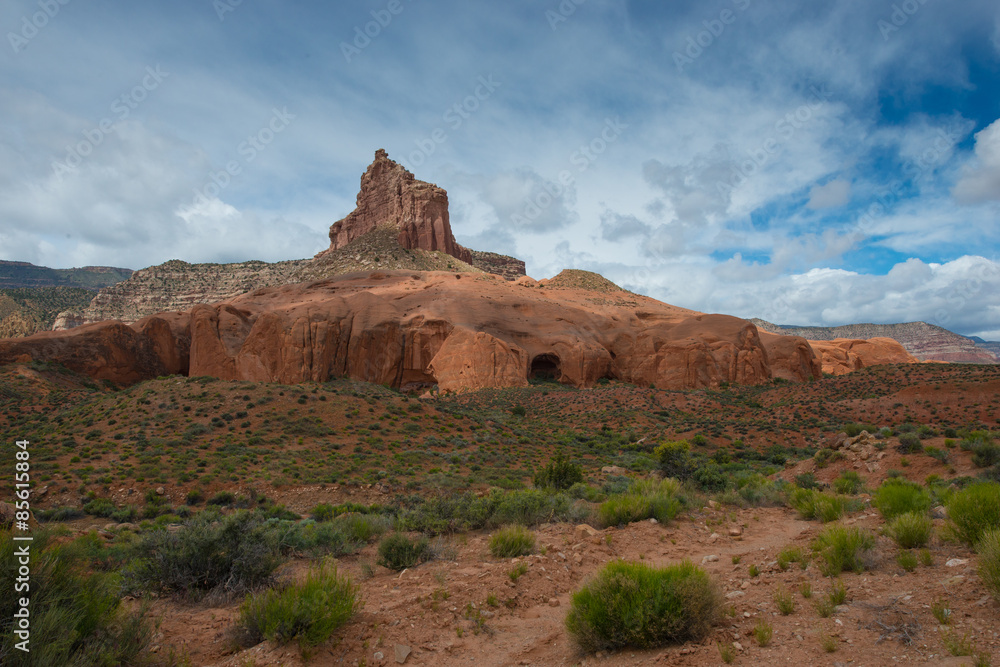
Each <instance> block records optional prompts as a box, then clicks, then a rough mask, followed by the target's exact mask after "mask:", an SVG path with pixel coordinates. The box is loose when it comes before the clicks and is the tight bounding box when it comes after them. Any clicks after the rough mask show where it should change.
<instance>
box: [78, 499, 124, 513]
mask: <svg viewBox="0 0 1000 667" xmlns="http://www.w3.org/2000/svg"><path fill="white" fill-rule="evenodd" d="M117 509H118V508H117V507H115V504H114V503H113V502H111V501H110V500H108V499H107V498H94V499H93V500H91V501H90V502H89V503H87V504H86V505H84V506H83V511H84V512H86V513H87V514H90V515H91V516H103V517H109V516H111V515H112V514H114V513H115V511H116V510H117Z"/></svg>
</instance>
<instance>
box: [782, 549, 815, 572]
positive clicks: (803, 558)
mask: <svg viewBox="0 0 1000 667" xmlns="http://www.w3.org/2000/svg"><path fill="white" fill-rule="evenodd" d="M789 563H798V564H799V566H800V567H801V568H802V569H803V570H804V569H806V567H808V565H809V557H808V556H807V555H806V553H805V552H804V551H803V550H802V547H797V546H788V547H785V548H784V549H782V550H781V552H780V553H779V554H778V567H779V568H780V569H781V571H782V572H784V571H785V570H787V569H788V565H789Z"/></svg>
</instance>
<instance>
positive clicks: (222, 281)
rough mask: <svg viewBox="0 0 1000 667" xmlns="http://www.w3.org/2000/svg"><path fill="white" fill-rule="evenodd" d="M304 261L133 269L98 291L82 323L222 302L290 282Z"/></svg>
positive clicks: (173, 263)
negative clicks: (130, 273) (123, 277)
mask: <svg viewBox="0 0 1000 667" xmlns="http://www.w3.org/2000/svg"><path fill="white" fill-rule="evenodd" d="M308 263H309V260H305V259H300V260H292V261H288V262H278V263H276V264H269V263H267V262H261V261H250V262H239V263H235V264H188V263H187V262H182V261H180V260H176V259H174V260H170V261H169V262H166V263H164V264H159V265H157V266H151V267H149V268H146V269H142V270H141V271H136V272H135V273H134V274H132V277H131V278H129V279H128V280H126V281H124V282H121V283H118V284H116V285H112V286H111V287H106V288H104V289H102V290H101V291H100V292H98V294H97V296H95V297H94V300H93V301H92V302H91V303H90V305H89V306H87V308H85V309H84V311H83V313H82V315H83V320H84V322H88V323H89V322H103V321H105V320H121V321H123V322H127V323H131V322H135V321H137V320H140V319H142V318H143V317H146V316H147V315H151V314H153V313H160V312H168V311H178V310H188V309H189V308H191V306H193V305H195V304H199V303H215V302H217V301H226V300H228V299H231V298H233V297H234V296H239V295H240V294H244V293H246V292H252V291H253V290H255V289H260V288H261V287H271V286H274V285H285V284H287V283H289V282H293V279H292V276H293V275H294V274H295V273H296V272H297V271H298V270H299V269H301V268H302V267H303V266H304V265H306V264H308Z"/></svg>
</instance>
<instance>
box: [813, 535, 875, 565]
mask: <svg viewBox="0 0 1000 667" xmlns="http://www.w3.org/2000/svg"><path fill="white" fill-rule="evenodd" d="M874 546H875V537H874V536H873V535H872V534H871V533H869V532H867V531H865V530H862V529H861V528H858V527H856V526H851V527H847V526H830V527H829V528H827V529H825V530H824V531H823V532H822V533H820V534H819V536H818V537H817V538H816V539H815V540H813V543H812V549H813V551H815V552H816V553H817V555H818V556H819V557H820V559H822V561H823V565H822V566H821V570H822V572H823V574H824V575H826V576H830V577H832V576H835V575H838V574H840V573H841V572H844V571H846V570H851V571H854V572H862V571H864V569H865V560H864V556H865V554H866V552H868V551H870V550H871V549H872V548H873V547H874Z"/></svg>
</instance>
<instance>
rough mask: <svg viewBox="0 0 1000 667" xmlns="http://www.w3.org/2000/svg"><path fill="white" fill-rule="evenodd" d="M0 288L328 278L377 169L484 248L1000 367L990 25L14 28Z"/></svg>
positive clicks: (2, 21) (190, 15)
mask: <svg viewBox="0 0 1000 667" xmlns="http://www.w3.org/2000/svg"><path fill="white" fill-rule="evenodd" d="M0 33H2V34H3V36H4V39H3V42H2V43H0V259H7V260H21V261H28V262H32V263H35V264H40V265H44V266H51V267H57V268H66V267H71V266H83V265H111V266H123V267H128V268H132V269H139V268H143V267H146V266H150V265H154V264H159V263H162V262H164V261H167V260H170V259H183V260H186V261H189V262H235V261H245V260H250V259H262V260H267V261H278V260H285V259H297V258H303V257H310V256H312V255H313V254H315V253H316V252H319V251H320V250H322V249H324V248H325V247H327V245H328V239H327V230H328V229H329V226H330V225H331V224H332V223H333V222H335V221H336V220H338V219H340V218H342V217H344V216H345V215H347V214H348V213H349V212H350V211H351V210H352V209H353V208H354V205H355V196H356V194H357V191H358V187H359V182H360V176H361V174H362V173H363V172H364V170H365V168H366V167H367V165H368V164H369V163H370V162H371V161H372V159H373V157H374V153H375V151H376V149H379V148H384V149H386V150H387V151H388V153H389V156H390V157H392V158H393V159H395V160H397V161H398V162H400V163H401V164H403V165H404V166H406V167H407V168H408V169H410V170H411V171H412V172H413V173H414V174H415V175H416V177H417V178H419V179H421V180H425V181H430V182H433V183H436V184H438V185H440V186H441V187H444V188H446V189H447V190H448V193H449V200H450V205H451V222H452V228H453V230H454V233H455V236H456V238H457V239H458V241H459V242H460V243H462V244H464V245H466V246H469V247H472V248H475V249H479V250H490V251H494V252H501V253H504V254H510V255H514V256H517V257H519V258H521V259H524V260H525V262H526V263H527V270H528V274H529V275H531V276H532V277H534V278H539V279H540V278H548V277H551V276H553V275H555V274H556V273H558V272H559V271H561V270H562V269H566V268H575V269H586V270H591V271H597V272H599V273H601V274H602V275H604V276H606V277H608V278H609V279H611V280H613V281H615V282H616V283H618V284H619V285H622V286H623V287H626V288H628V289H631V290H633V291H635V292H638V293H642V294H647V295H649V296H652V297H655V298H657V299H660V300H662V301H666V302H668V303H672V304H675V305H679V306H684V307H687V308H692V309H695V310H700V311H704V312H720V313H727V314H732V315H737V316H740V317H748V318H749V317H761V318H764V319H766V320H769V321H772V322H776V323H781V324H794V325H814V326H834V325H842V324H850V323H856V322H876V323H892V322H908V321H916V320H923V321H926V322H931V323H933V324H937V325H940V326H943V327H946V328H948V329H951V330H953V331H957V332H959V333H962V334H966V335H979V336H981V337H983V338H986V339H988V340H1000V224H998V223H1000V6H998V5H997V3H996V2H995V0H989V1H987V0H962V1H961V2H952V3H946V2H943V1H942V0H895V1H892V2H890V1H888V0H886V1H881V0H842V1H839V2H831V3H797V4H795V5H794V6H793V3H788V2H777V1H770V2H767V1H765V0H710V1H708V2H706V1H704V0H702V1H701V2H695V1H694V0H690V1H688V0H677V1H673V2H661V1H659V0H548V1H545V0H543V1H536V2H527V1H522V0H508V1H507V2H503V3H479V2H461V3H460V2H455V1H453V0H439V1H437V2H433V3H432V2H429V1H427V0H377V1H373V2H367V1H362V2H352V3H327V2H305V1H301V0H300V1H296V0H282V1H280V2H279V1H278V0H174V1H172V2H169V3H162V2H161V3H153V2H132V3H121V2H107V1H105V0H5V2H4V3H3V5H2V6H0Z"/></svg>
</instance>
